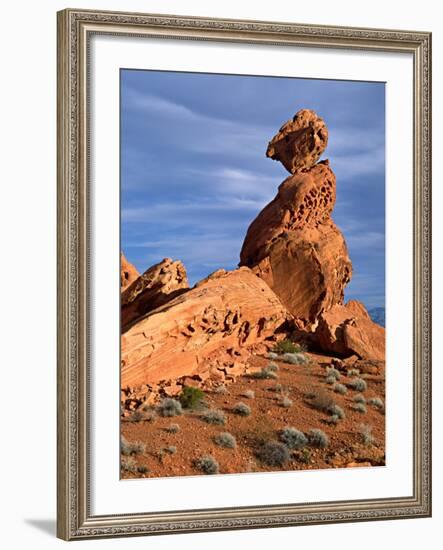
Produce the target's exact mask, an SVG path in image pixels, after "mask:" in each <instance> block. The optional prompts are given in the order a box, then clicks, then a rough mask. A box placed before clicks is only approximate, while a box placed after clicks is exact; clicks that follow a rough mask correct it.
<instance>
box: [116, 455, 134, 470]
mask: <svg viewBox="0 0 443 550" xmlns="http://www.w3.org/2000/svg"><path fill="white" fill-rule="evenodd" d="M120 468H121V471H122V472H130V473H135V472H136V471H137V462H136V461H135V458H134V457H133V456H123V457H122V458H121V461H120Z"/></svg>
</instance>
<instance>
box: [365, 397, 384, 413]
mask: <svg viewBox="0 0 443 550" xmlns="http://www.w3.org/2000/svg"><path fill="white" fill-rule="evenodd" d="M368 405H372V406H373V407H375V408H376V409H378V410H379V411H384V410H385V404H384V403H383V400H382V399H380V397H371V399H368Z"/></svg>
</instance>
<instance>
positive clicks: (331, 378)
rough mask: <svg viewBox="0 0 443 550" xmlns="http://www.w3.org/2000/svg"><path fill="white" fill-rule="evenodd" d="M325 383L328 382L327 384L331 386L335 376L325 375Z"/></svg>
mask: <svg viewBox="0 0 443 550" xmlns="http://www.w3.org/2000/svg"><path fill="white" fill-rule="evenodd" d="M325 382H326V384H329V386H332V385H333V384H335V377H334V376H326V378H325Z"/></svg>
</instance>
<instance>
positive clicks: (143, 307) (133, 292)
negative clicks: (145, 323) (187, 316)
mask: <svg viewBox="0 0 443 550" xmlns="http://www.w3.org/2000/svg"><path fill="white" fill-rule="evenodd" d="M188 289H189V283H188V278H187V275H186V270H185V267H184V265H183V264H182V263H181V262H180V261H175V262H174V261H172V260H171V259H170V258H165V259H164V260H162V261H161V262H160V263H158V264H155V265H153V266H152V267H150V268H149V269H148V270H147V271H145V272H144V273H143V275H141V276H140V277H138V279H136V280H135V281H134V282H133V283H132V284H131V285H130V286H129V287H127V288H126V290H125V291H124V292H123V293H122V295H121V326H122V331H123V332H124V331H125V330H126V329H127V328H128V327H129V326H130V325H131V324H132V323H133V322H134V321H136V320H137V319H139V318H140V317H142V316H143V315H146V314H147V313H149V312H150V311H152V310H153V309H155V308H157V307H159V306H162V305H163V304H165V303H166V302H169V301H170V300H172V299H173V298H175V297H176V296H177V295H179V294H182V293H183V292H186V290H188Z"/></svg>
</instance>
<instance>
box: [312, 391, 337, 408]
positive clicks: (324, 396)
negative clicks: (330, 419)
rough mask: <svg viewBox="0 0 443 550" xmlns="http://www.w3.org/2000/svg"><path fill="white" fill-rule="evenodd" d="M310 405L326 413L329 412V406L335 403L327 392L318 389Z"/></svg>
mask: <svg viewBox="0 0 443 550" xmlns="http://www.w3.org/2000/svg"><path fill="white" fill-rule="evenodd" d="M311 405H312V406H313V407H314V409H317V410H318V411H322V412H326V413H328V412H330V409H331V407H333V406H334V405H335V401H334V399H333V397H332V396H331V395H329V393H326V392H324V391H319V392H316V393H315V394H314V398H313V399H312V401H311Z"/></svg>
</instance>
